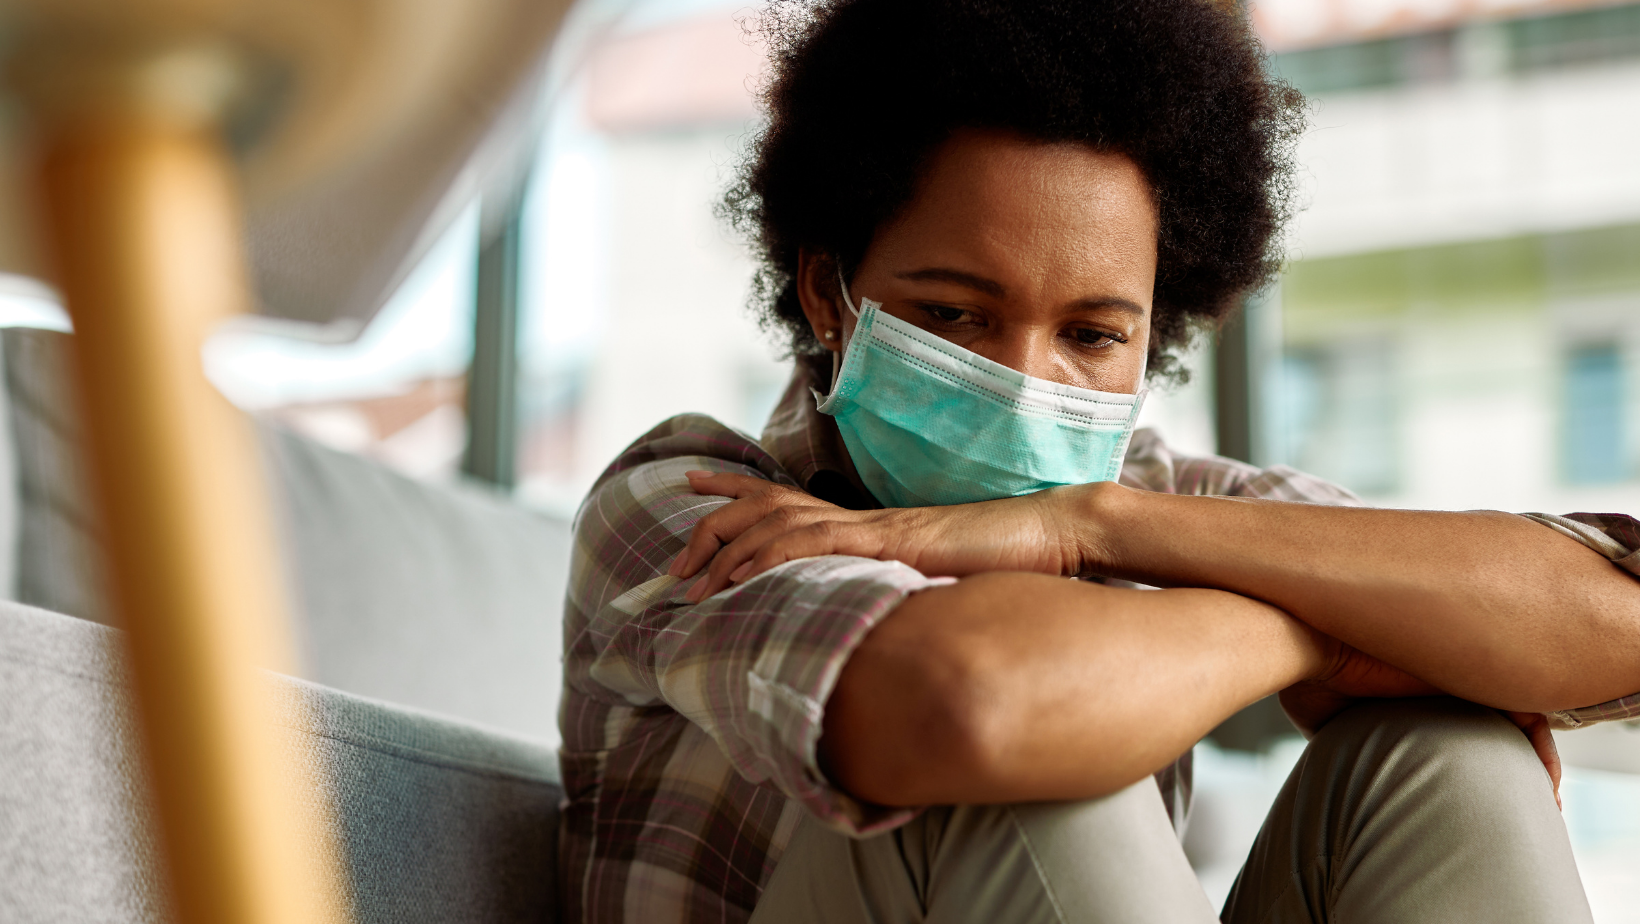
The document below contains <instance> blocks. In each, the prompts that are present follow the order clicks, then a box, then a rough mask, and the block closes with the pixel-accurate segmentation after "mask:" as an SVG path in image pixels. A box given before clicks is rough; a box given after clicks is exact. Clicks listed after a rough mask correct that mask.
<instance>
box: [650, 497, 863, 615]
mask: <svg viewBox="0 0 1640 924" xmlns="http://www.w3.org/2000/svg"><path fill="white" fill-rule="evenodd" d="M685 474H686V476H687V477H688V478H689V485H690V487H693V488H694V489H695V490H696V491H697V492H698V493H701V494H705V495H715V496H718V497H730V498H734V499H733V500H731V501H730V502H729V503H727V504H725V505H723V506H722V507H719V508H718V509H717V510H714V511H712V512H711V513H709V514H707V515H706V516H704V517H701V519H700V521H699V522H697V523H696V524H695V527H694V529H692V530H691V531H690V533H689V540H688V542H687V544H686V545H685V546H684V549H683V552H682V553H681V554H679V555H678V557H677V558H675V559H673V561H672V566H671V567H670V568H668V569H667V574H670V575H671V576H673V577H676V578H683V579H687V578H690V577H693V576H694V575H696V574H697V573H699V572H700V570H701V569H702V568H704V567H706V565H707V564H708V563H709V562H713V561H715V560H716V556H717V555H718V553H719V550H720V549H722V548H723V547H724V546H726V545H728V544H730V543H732V542H734V541H735V540H736V539H738V538H740V537H741V536H742V535H743V534H744V533H745V532H746V531H747V530H748V529H751V528H752V527H754V526H756V525H757V524H759V523H761V522H762V521H764V520H765V519H767V518H768V517H770V516H771V515H773V514H775V513H777V512H778V511H780V510H801V509H808V508H826V509H836V508H834V507H833V505H831V504H828V503H826V502H825V501H822V500H820V499H818V498H816V497H814V496H812V495H810V494H807V493H805V492H803V491H799V490H797V489H796V488H791V487H787V486H785V485H778V484H774V483H772V482H770V481H767V480H765V479H762V478H757V477H754V476H751V475H740V474H734V473H731V472H700V471H693V472H686V473H685ZM726 575H727V571H726V570H720V571H718V572H714V577H724V576H726ZM714 583H721V582H719V581H714V580H713V579H711V578H708V579H706V580H703V581H702V582H701V584H700V585H697V586H699V587H701V589H702V593H701V594H700V595H699V596H696V597H695V599H697V600H698V599H701V598H703V597H705V596H706V595H707V592H706V591H705V589H704V588H705V585H710V584H714ZM722 586H727V584H723V585H722ZM722 586H719V587H716V588H715V589H713V590H711V591H710V593H716V592H717V591H718V590H721V589H722Z"/></svg>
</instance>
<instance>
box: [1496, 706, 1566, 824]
mask: <svg viewBox="0 0 1640 924" xmlns="http://www.w3.org/2000/svg"><path fill="white" fill-rule="evenodd" d="M1504 715H1505V716H1508V718H1509V720H1510V721H1511V722H1514V723H1515V724H1516V725H1518V726H1520V730H1521V731H1523V732H1525V733H1526V740H1527V741H1530V742H1532V750H1533V751H1536V752H1537V756H1538V760H1541V761H1543V769H1545V770H1547V771H1549V783H1550V784H1551V785H1552V786H1554V790H1555V804H1556V805H1560V806H1561V808H1562V810H1564V809H1565V806H1564V805H1561V801H1560V769H1561V768H1560V751H1559V749H1557V748H1556V747H1555V736H1554V733H1553V732H1551V731H1550V730H1549V720H1548V719H1547V718H1545V717H1544V716H1543V714H1542V713H1538V712H1505V713H1504Z"/></svg>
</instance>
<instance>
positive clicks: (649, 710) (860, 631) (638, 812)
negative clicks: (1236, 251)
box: [559, 367, 1640, 924]
mask: <svg viewBox="0 0 1640 924" xmlns="http://www.w3.org/2000/svg"><path fill="white" fill-rule="evenodd" d="M812 376H813V373H812V372H809V371H808V370H807V369H806V368H804V367H800V370H799V374H798V375H796V376H794V378H793V381H792V385H791V387H790V388H789V389H788V391H787V393H786V396H785V398H784V399H783V400H782V401H781V404H780V407H779V408H778V409H777V410H776V411H775V414H774V417H773V418H772V419H771V421H770V423H769V426H768V428H767V429H766V430H765V431H764V434H763V439H762V440H761V441H760V442H759V441H754V440H752V439H751V438H750V437H748V436H746V435H745V434H742V433H740V432H738V431H735V430H732V429H730V428H729V427H726V426H724V425H722V424H720V423H718V422H717V421H715V420H712V419H711V418H709V417H704V416H701V415H693V414H687V415H683V416H680V417H674V418H672V419H671V420H668V421H666V422H665V423H663V424H661V425H660V426H658V427H656V428H655V429H654V430H652V431H650V432H649V433H648V434H645V435H644V436H643V437H642V438H641V439H639V440H638V441H637V442H636V443H634V444H633V445H632V446H631V447H629V448H628V449H627V450H626V451H625V452H623V453H622V454H621V456H620V458H618V459H616V460H615V462H614V464H613V465H611V466H610V467H609V469H608V471H606V472H605V473H604V474H603V476H602V477H601V478H600V479H599V480H598V482H597V483H596V485H595V486H594V487H593V489H592V492H591V494H590V495H589V496H588V498H587V500H586V502H585V503H584V505H583V506H582V508H581V511H580V513H579V514H578V515H577V519H576V526H575V550H574V558H573V563H572V565H571V574H570V582H569V588H570V589H569V599H568V601H567V604H566V610H565V619H564V633H565V634H564V640H565V645H564V651H565V668H564V699H563V705H562V709H561V712H560V715H559V724H560V726H561V728H562V731H563V738H564V741H563V750H562V752H561V755H560V759H561V761H562V766H563V776H564V787H565V791H566V794H567V798H566V806H565V811H564V826H563V835H562V837H563V840H562V849H561V851H560V863H561V877H560V880H559V881H560V882H561V883H562V889H563V895H564V899H563V900H564V903H565V912H566V913H565V917H564V919H565V920H566V921H582V922H617V921H628V922H642V924H673V922H705V921H711V922H718V924H723V922H738V921H744V920H746V919H747V918H748V917H749V916H750V914H751V911H752V908H753V906H754V905H756V903H757V899H758V896H759V895H760V894H761V892H762V889H763V886H764V884H765V883H767V882H768V880H769V876H770V874H771V873H773V871H774V867H775V864H776V863H777V862H778V861H779V859H780V855H781V852H782V851H783V850H784V849H785V846H786V844H787V842H788V841H789V840H790V838H791V835H792V832H793V831H794V829H795V828H796V827H797V824H798V822H799V821H800V820H801V818H802V816H803V815H805V814H807V815H810V816H812V817H814V818H816V819H818V820H820V821H821V822H823V823H825V824H827V825H829V826H831V827H832V828H835V829H837V830H839V831H843V832H846V833H848V834H851V835H856V836H863V835H869V834H874V833H878V832H882V831H887V830H889V829H891V828H893V827H895V826H896V825H899V824H902V823H903V822H905V821H906V820H908V819H909V818H911V817H912V815H913V814H914V813H913V812H912V811H910V810H906V809H897V808H888V807H884V806H880V805H873V804H870V803H867V802H863V801H861V800H859V799H856V798H854V797H852V796H850V795H849V794H848V793H846V792H843V791H841V790H839V789H837V788H836V787H834V786H833V785H831V783H830V782H828V781H827V780H826V778H825V776H824V775H823V774H822V773H821V771H820V768H819V764H818V762H817V744H818V742H819V739H820V732H821V720H822V714H823V710H824V704H825V702H826V699H827V696H828V695H829V694H830V693H831V690H832V687H833V685H834V684H835V683H836V682H837V676H838V674H839V673H840V672H841V670H842V667H843V664H844V662H845V661H846V660H847V659H848V657H849V654H850V653H851V652H852V651H853V650H854V648H855V646H856V645H858V644H859V643H860V641H861V640H862V639H863V638H864V637H865V635H866V633H868V632H869V631H871V629H872V627H873V626H875V625H876V624H877V622H878V621H879V620H881V619H882V618H883V617H884V616H886V615H887V614H888V613H889V612H890V611H892V610H893V609H894V607H895V606H896V605H897V604H898V603H899V602H900V601H901V600H903V599H904V598H905V597H906V595H908V594H911V593H915V592H916V591H918V590H922V589H924V588H927V587H934V586H939V585H941V584H946V583H950V580H951V579H949V578H930V577H926V576H924V575H922V574H920V573H918V572H917V571H915V570H913V569H911V568H909V567H907V566H905V565H902V564H899V563H896V562H881V561H872V560H868V559H861V558H852V557H846V556H840V555H832V556H825V557H821V558H811V559H805V560H802V561H795V562H789V563H787V564H785V565H782V566H781V567H779V568H776V569H773V570H772V571H769V572H767V573H765V574H763V575H760V576H759V577H757V578H755V579H753V580H751V581H748V582H746V583H744V584H741V585H738V586H736V587H734V588H731V589H730V590H727V591H724V592H722V593H719V594H717V595H715V596H713V597H710V598H708V599H706V600H703V601H701V602H700V603H698V604H694V605H690V604H689V603H688V602H687V601H686V600H685V599H684V592H685V591H687V590H688V588H689V586H690V585H691V584H692V583H693V581H692V580H691V581H681V582H680V581H678V580H676V579H674V578H671V577H669V576H667V574H666V571H667V568H668V567H669V566H670V565H671V563H672V559H673V558H674V557H675V556H677V555H678V554H679V553H680V552H681V551H682V550H683V547H684V544H685V541H686V540H687V538H688V536H689V531H690V529H691V528H693V526H694V525H695V523H696V522H697V521H698V520H700V519H701V517H703V516H705V515H706V514H707V513H710V512H711V511H713V510H715V509H717V508H718V507H720V506H722V505H723V504H725V503H727V502H728V501H727V499H725V498H720V497H702V496H700V495H697V494H695V493H694V491H692V490H691V489H690V487H689V484H688V482H687V480H686V479H685V478H684V474H683V473H684V472H686V471H689V470H691V469H703V470H710V471H724V472H738V473H742V474H748V475H754V476H757V477H761V478H767V479H769V480H771V481H774V482H778V483H780V484H786V485H793V486H797V487H801V488H804V489H805V490H807V491H809V492H810V493H812V494H814V495H816V496H817V497H820V498H822V499H825V500H828V501H831V502H833V503H837V504H840V505H842V506H846V507H852V508H864V507H874V506H877V505H876V504H875V502H873V501H872V500H871V498H870V495H869V494H868V493H866V491H865V489H864V487H863V486H862V484H861V482H860V480H859V476H858V475H857V474H856V473H855V472H854V471H853V468H852V466H851V465H850V464H849V461H848V454H847V453H846V452H845V451H844V450H843V447H842V442H841V439H840V437H839V436H838V433H837V429H836V427H835V425H834V424H833V423H832V421H831V419H830V418H828V417H825V416H823V415H821V414H819V413H817V412H816V411H815V410H814V402H813V401H812V399H811V398H810V395H809V387H810V384H811V383H812V381H813V378H812ZM1121 480H1122V483H1123V484H1127V485H1130V486H1132V487H1136V488H1142V489H1145V490H1149V491H1158V492H1168V493H1179V494H1221V495H1231V496H1239V497H1261V498H1271V499H1276V500H1289V501H1305V502H1309V503H1323V504H1355V503H1358V501H1357V500H1356V498H1355V497H1354V496H1353V495H1351V494H1350V493H1349V492H1347V491H1345V490H1344V489H1342V488H1339V487H1336V486H1334V485H1331V484H1328V483H1327V482H1324V481H1321V480H1320V479H1317V478H1313V477H1311V476H1308V475H1304V474H1302V473H1300V472H1297V471H1294V470H1293V469H1290V468H1286V467H1284V466H1277V467H1274V468H1269V469H1263V470H1260V469H1257V468H1254V467H1252V466H1250V465H1245V464H1242V463H1239V462H1234V461H1230V460H1228V459H1220V458H1206V459H1199V458H1187V457H1183V456H1178V455H1175V454H1173V453H1172V452H1170V451H1169V450H1168V448H1167V447H1166V446H1165V445H1163V443H1162V441H1161V440H1160V439H1159V438H1158V437H1157V436H1156V435H1155V434H1154V433H1151V432H1149V431H1140V432H1139V433H1138V434H1136V435H1135V437H1134V439H1133V443H1132V446H1131V448H1130V449H1129V452H1128V456H1127V460H1126V465H1125V467H1124V469H1123V472H1122V477H1121ZM1528 516H1531V517H1533V518H1534V519H1536V520H1538V521H1539V522H1541V523H1544V524H1545V525H1546V526H1549V527H1551V528H1554V529H1557V530H1559V531H1561V532H1563V533H1565V534H1567V535H1569V536H1572V537H1573V538H1576V539H1578V540H1579V541H1582V542H1584V543H1585V544H1587V545H1589V546H1591V547H1592V548H1595V549H1597V550H1598V551H1600V552H1602V553H1603V554H1605V555H1606V556H1607V557H1608V558H1611V559H1612V560H1613V561H1615V562H1617V563H1618V564H1619V565H1621V566H1623V567H1625V568H1627V569H1629V570H1630V571H1637V570H1640V552H1637V551H1636V550H1637V549H1640V528H1637V524H1636V523H1635V521H1634V520H1632V519H1630V518H1628V517H1626V516H1616V515H1605V516H1590V515H1583V514H1573V515H1572V516H1571V517H1553V516H1547V515H1541V514H1528ZM1636 715H1640V695H1637V696H1634V697H1628V698H1626V699H1624V700H1619V701H1617V702H1613V703H1607V704H1604V705H1601V706H1595V707H1591V708H1589V709H1579V710H1574V711H1572V712H1569V713H1560V714H1557V715H1556V716H1555V717H1554V718H1555V721H1556V724H1558V725H1560V726H1562V727H1576V726H1577V725H1581V724H1586V723H1590V722H1596V721H1602V720H1606V719H1614V718H1628V717H1632V716H1636ZM1188 757H1189V755H1188V754H1186V755H1185V756H1184V757H1183V758H1181V761H1180V762H1179V763H1176V764H1174V765H1173V766H1172V767H1169V768H1168V769H1167V770H1164V771H1163V772H1162V773H1159V774H1157V780H1158V783H1159V784H1160V785H1161V787H1162V791H1163V796H1164V799H1165V801H1166V802H1167V804H1168V806H1169V810H1170V811H1171V812H1173V815H1174V817H1175V819H1179V820H1182V816H1183V814H1184V811H1183V810H1184V807H1185V806H1186V805H1187V804H1188V801H1189V764H1188Z"/></svg>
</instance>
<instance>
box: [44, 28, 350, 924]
mask: <svg viewBox="0 0 1640 924" xmlns="http://www.w3.org/2000/svg"><path fill="white" fill-rule="evenodd" d="M145 60H146V59H145ZM145 60H144V61H138V62H136V63H135V64H133V65H131V66H130V67H126V65H125V64H122V63H119V62H116V64H117V65H118V67H115V70H116V71H118V72H117V73H115V74H114V77H113V78H110V79H109V80H106V81H104V80H88V79H87V78H86V76H85V72H84V70H79V71H78V72H77V73H75V74H72V75H69V76H68V77H67V78H66V79H67V80H68V81H69V82H70V83H77V84H78V85H79V86H78V88H71V89H74V93H73V94H72V97H73V98H72V99H70V97H69V96H64V95H62V94H54V93H53V92H52V90H53V87H54V86H57V84H54V83H53V81H54V80H57V79H58V78H59V77H62V76H63V75H64V73H65V70H63V69H58V70H56V71H53V72H47V73H39V74H34V75H32V76H33V78H36V79H34V80H33V81H32V83H31V87H30V89H31V90H32V91H33V92H32V93H31V94H30V95H32V96H33V97H34V98H35V99H36V100H43V101H45V104H46V106H45V111H41V112H40V113H39V115H40V116H41V119H40V125H41V142H42V143H41V159H40V173H39V176H40V184H39V189H40V192H41V197H42V202H43V205H44V209H45V212H46V219H47V222H48V223H49V225H50V230H51V240H52V244H53V248H52V253H53V256H54V259H55V263H56V269H57V277H58V282H59V283H60V285H61V287H62V291H63V295H64V297H65V299H66V302H67V306H68V309H69V313H70V315H71V317H72V318H73V321H74V328H75V336H74V341H75V344H76V358H77V366H78V370H79V381H80V393H81V396H82V402H83V409H84V413H85V421H86V425H87V433H88V437H87V440H88V450H89V453H90V463H91V464H90V469H91V471H92V473H93V479H94V486H95V488H96V492H97V494H98V496H99V499H100V502H101V512H102V526H103V528H104V531H105V535H106V537H107V547H108V551H109V558H110V561H109V565H110V571H111V574H110V576H111V579H112V581H111V582H112V589H113V591H114V598H115V604H116V612H117V614H118V616H119V618H120V620H121V622H122V624H123V626H124V628H125V629H126V634H127V637H128V639H129V645H130V655H131V664H132V669H133V670H132V673H133V677H134V685H135V693H136V703H137V709H138V714H139V717H140V720H141V727H142V735H143V743H144V750H145V754H146V758H147V764H148V772H149V778H150V780H151V782H152V784H153V787H154V795H155V797H156V804H157V808H158V815H159V821H160V825H161V829H162V844H163V847H164V851H165V856H166V868H167V871H168V875H169V879H170V887H171V895H172V898H173V902H174V908H175V912H176V917H177V920H178V921H180V922H182V924H241V922H242V924H315V922H340V921H345V920H346V919H347V918H348V917H349V914H348V908H347V907H346V904H345V900H344V892H343V891H342V890H341V889H340V887H339V886H340V877H339V870H338V866H337V862H336V857H335V854H334V852H333V848H332V846H331V845H332V837H331V835H333V833H334V824H333V823H331V821H330V820H329V818H330V816H329V814H328V807H327V806H326V805H325V803H324V800H322V799H321V798H319V792H320V790H319V789H317V788H316V787H315V786H314V780H313V779H312V778H311V777H305V776H304V772H310V771H304V769H303V768H302V767H300V766H298V761H297V760H296V759H295V755H294V752H293V751H291V750H290V748H289V747H288V740H287V737H286V735H287V732H286V731H285V730H284V728H283V727H282V726H280V725H278V724H277V723H276V722H275V721H273V719H272V716H271V710H270V708H269V704H268V702H267V701H266V696H265V688H266V682H265V681H264V680H263V679H262V678H261V677H260V675H259V671H258V670H257V668H259V667H268V668H274V669H283V670H289V669H290V667H291V665H292V663H293V659H292V656H291V646H290V642H289V639H288V635H287V633H286V629H285V623H284V618H283V616H284V614H283V600H282V597H283V593H282V587H281V580H280V577H279V571H278V566H277V558H276V549H275V546H274V543H273V542H272V540H271V532H270V517H269V514H268V511H267V509H266V506H265V504H266V502H265V499H264V491H263V485H262V484H261V483H260V469H259V464H258V457H257V453H256V448H255V444H254V436H253V434H252V433H251V432H250V429H249V427H248V425H247V423H246V421H245V420H244V419H243V418H242V417H241V415H240V414H238V413H237V412H236V411H235V410H234V409H233V408H232V407H231V406H229V405H228V404H227V402H225V401H224V400H223V399H222V398H221V397H220V396H219V395H218V394H217V392H216V391H215V390H214V389H213V388H212V387H211V386H210V384H209V383H208V382H207V381H206V379H205V377H204V374H203V372H202V369H201V362H200V346H201V344H202V342H203V340H204V338H205V337H206V335H207V333H208V332H209V331H210V330H211V329H212V327H213V326H214V325H216V324H217V323H218V322H219V321H221V320H222V319H224V318H226V317H228V316H230V315H232V314H234V313H237V312H241V311H244V310H245V309H246V307H247V302H248V296H247V289H246V282H245V274H244V268H243V265H242V257H241V250H240V240H239V234H240V212H239V205H238V202H237V198H236V184H235V177H234V173H233V167H232V164H231V162H230V160H229V158H228V157H227V155H226V154H225V152H224V151H223V150H222V148H221V147H220V146H219V143H218V142H217V140H216V136H215V133H214V132H213V131H212V125H211V124H210V118H208V117H201V115H202V110H201V108H200V107H199V106H197V105H193V103H197V102H198V99H197V98H195V99H193V100H192V101H189V100H184V101H183V102H184V103H187V104H186V105H177V106H167V105H166V103H167V100H166V99H165V98H164V92H165V88H166V86H167V78H166V77H165V71H164V67H160V68H159V71H158V72H157V73H158V77H155V76H154V72H152V71H143V70H142V68H143V67H144V66H146V63H145ZM59 63H60V64H66V65H67V66H69V67H73V66H75V65H74V64H73V63H71V62H67V61H63V60H62V59H59ZM81 63H82V64H84V62H81ZM106 65H107V63H106V62H105V61H103V60H101V59H99V60H98V61H97V62H95V63H94V66H96V67H105V66H106ZM120 68H125V69H124V70H120ZM172 70H173V71H175V70H176V69H175V68H174V67H173V68H172ZM127 72H128V73H127ZM181 73H182V74H183V76H184V77H186V76H187V74H188V73H189V72H188V69H187V68H186V67H184V68H182V72H181ZM201 73H202V72H201ZM175 76H176V75H175V73H173V74H172V78H175ZM195 76H196V77H197V76H198V74H196V75H195ZM121 81H126V82H128V83H130V84H131V85H132V86H135V87H136V89H135V90H131V91H130V92H126V90H127V89H130V88H129V87H126V89H121V90H120V91H119V92H106V90H107V88H108V87H123V86H125V84H123V83H121ZM144 81H146V82H144ZM170 84H171V85H175V86H178V87H180V88H181V89H182V91H183V94H182V95H183V96H186V95H187V94H188V93H194V94H195V97H197V96H198V94H197V92H195V91H197V90H198V89H199V85H198V83H197V81H193V82H190V81H189V80H187V79H183V80H181V81H180V83H179V82H178V80H176V79H171V80H170ZM86 87H93V88H94V90H93V92H90V94H89V96H87V95H86V92H85V88H86ZM95 88H101V90H96V89H95ZM99 93H100V94H101V95H98V94H99ZM65 99H70V102H71V103H72V104H71V105H63V100H65ZM207 108H208V107H207ZM204 115H205V116H211V115H213V114H211V113H208V112H207V113H204Z"/></svg>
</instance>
